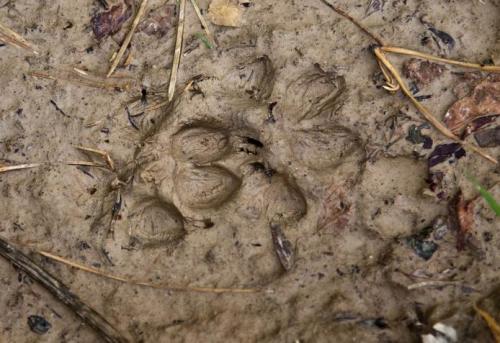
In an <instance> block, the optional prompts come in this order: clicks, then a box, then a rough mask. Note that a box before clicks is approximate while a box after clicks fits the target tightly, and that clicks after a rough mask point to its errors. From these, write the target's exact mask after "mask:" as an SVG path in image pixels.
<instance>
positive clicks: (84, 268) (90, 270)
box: [38, 251, 262, 293]
mask: <svg viewBox="0 0 500 343" xmlns="http://www.w3.org/2000/svg"><path fill="white" fill-rule="evenodd" d="M38 253H39V254H40V255H43V256H45V257H48V258H50V259H52V260H54V261H57V262H61V263H64V264H66V265H68V266H71V267H73V268H76V269H79V270H82V271H85V272H87V273H92V274H95V275H99V276H102V277H105V278H107V279H111V280H115V281H119V282H123V283H128V284H132V285H137V286H145V287H151V288H156V289H163V290H168V291H176V292H199V293H258V292H261V291H262V290H261V289H259V288H211V287H181V286H168V285H163V284H154V283H149V282H145V281H137V280H131V279H127V278H126V277H124V276H118V275H113V274H108V273H106V272H103V271H101V270H99V269H97V268H92V267H87V266H84V265H81V264H79V263H76V262H73V261H70V260H67V259H65V258H63V257H60V256H57V255H54V254H51V253H49V252H46V251H38Z"/></svg>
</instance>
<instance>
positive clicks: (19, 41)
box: [0, 24, 38, 55]
mask: <svg viewBox="0 0 500 343" xmlns="http://www.w3.org/2000/svg"><path fill="white" fill-rule="evenodd" d="M0 40H1V41H3V42H5V43H7V44H10V45H14V46H17V47H19V48H23V49H26V50H30V51H31V52H32V53H33V54H35V55H38V51H36V49H35V47H34V46H33V45H31V44H30V43H29V42H28V41H27V40H26V39H24V38H23V37H22V36H21V35H19V34H17V33H16V32H14V31H12V30H11V29H9V28H8V27H5V26H3V25H2V24H0Z"/></svg>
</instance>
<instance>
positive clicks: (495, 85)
mask: <svg viewBox="0 0 500 343" xmlns="http://www.w3.org/2000/svg"><path fill="white" fill-rule="evenodd" d="M495 114H500V81H496V80H495V81H488V80H485V81H482V82H481V83H479V84H478V85H477V86H476V87H475V88H474V90H473V91H472V93H471V94H470V95H469V96H466V97H464V98H462V99H460V100H458V101H457V102H455V103H454V104H453V105H452V106H451V107H450V108H449V109H448V112H447V113H446V115H445V116H444V123H445V125H446V126H448V128H449V129H450V130H451V131H452V132H453V133H455V134H456V135H459V134H460V133H461V132H462V131H463V129H464V128H465V126H466V125H467V124H469V123H470V122H472V121H473V120H474V119H476V118H479V117H483V116H491V115H495Z"/></svg>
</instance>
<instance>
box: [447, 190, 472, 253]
mask: <svg viewBox="0 0 500 343" xmlns="http://www.w3.org/2000/svg"><path fill="white" fill-rule="evenodd" d="M448 220H449V224H450V228H451V229H452V230H454V231H455V232H456V235H457V250H463V249H464V248H465V245H466V243H467V240H468V239H469V237H470V234H471V231H472V229H473V225H474V201H473V200H469V201H467V200H465V199H464V196H463V194H462V192H461V191H459V192H458V193H457V195H455V198H454V199H453V201H451V203H450V206H449V218H448Z"/></svg>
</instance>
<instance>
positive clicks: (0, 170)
mask: <svg viewBox="0 0 500 343" xmlns="http://www.w3.org/2000/svg"><path fill="white" fill-rule="evenodd" d="M41 165H42V164H41V163H27V164H18V165H15V166H2V165H0V173H5V172H9V171H13V170H21V169H29V168H36V167H39V166H41Z"/></svg>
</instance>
